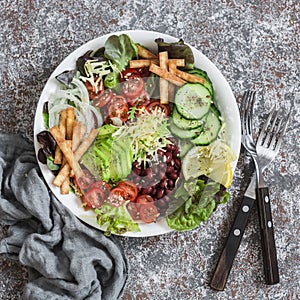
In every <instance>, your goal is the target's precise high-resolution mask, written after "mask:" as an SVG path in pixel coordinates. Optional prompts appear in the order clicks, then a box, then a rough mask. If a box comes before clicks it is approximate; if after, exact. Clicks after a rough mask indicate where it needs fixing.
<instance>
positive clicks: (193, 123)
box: [172, 107, 205, 129]
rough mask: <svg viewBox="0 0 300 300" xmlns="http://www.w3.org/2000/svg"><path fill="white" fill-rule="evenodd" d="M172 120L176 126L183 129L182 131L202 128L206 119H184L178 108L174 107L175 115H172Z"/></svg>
mask: <svg viewBox="0 0 300 300" xmlns="http://www.w3.org/2000/svg"><path fill="white" fill-rule="evenodd" d="M172 120H173V123H174V125H176V126H177V127H179V128H181V129H193V128H197V127H199V126H202V125H203V123H204V122H205V121H204V118H202V119H200V120H188V119H186V118H184V117H183V116H182V115H181V114H180V113H179V112H178V110H177V109H176V107H174V109H173V113H172Z"/></svg>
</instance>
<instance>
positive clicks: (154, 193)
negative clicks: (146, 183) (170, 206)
mask: <svg viewBox="0 0 300 300" xmlns="http://www.w3.org/2000/svg"><path fill="white" fill-rule="evenodd" d="M150 195H151V196H152V197H155V196H156V188H155V187H154V188H152V192H151V193H150Z"/></svg>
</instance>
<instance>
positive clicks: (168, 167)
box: [166, 166, 174, 174]
mask: <svg viewBox="0 0 300 300" xmlns="http://www.w3.org/2000/svg"><path fill="white" fill-rule="evenodd" d="M173 171H174V167H172V166H167V168H166V173H167V174H169V173H172V172H173Z"/></svg>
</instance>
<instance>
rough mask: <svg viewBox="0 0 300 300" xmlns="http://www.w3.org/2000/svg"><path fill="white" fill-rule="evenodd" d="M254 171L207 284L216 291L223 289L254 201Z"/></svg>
mask: <svg viewBox="0 0 300 300" xmlns="http://www.w3.org/2000/svg"><path fill="white" fill-rule="evenodd" d="M255 189H256V173H255V172H254V174H253V175H252V178H251V182H250V184H249V186H248V188H247V190H246V192H245V194H244V197H243V200H242V203H241V205H240V207H239V210H238V211H237V214H236V216H235V220H234V222H233V225H232V227H231V229H230V232H229V234H228V236H227V240H226V243H225V245H224V248H223V251H222V253H221V255H220V257H219V261H218V263H217V266H216V269H215V271H214V274H213V277H212V279H211V281H210V284H209V286H210V287H211V288H212V289H214V290H217V291H223V290H224V288H225V285H226V282H227V279H228V276H229V273H230V270H231V267H232V265H233V261H234V258H235V256H236V253H237V250H238V248H239V246H240V243H241V240H242V237H243V234H244V231H245V228H246V226H247V223H248V219H249V216H250V213H251V209H252V207H253V205H254V203H255V198H256V197H255Z"/></svg>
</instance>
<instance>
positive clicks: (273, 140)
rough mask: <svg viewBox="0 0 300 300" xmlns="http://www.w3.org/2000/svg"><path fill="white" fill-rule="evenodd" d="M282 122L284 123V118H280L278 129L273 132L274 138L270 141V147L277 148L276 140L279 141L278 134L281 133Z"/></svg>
mask: <svg viewBox="0 0 300 300" xmlns="http://www.w3.org/2000/svg"><path fill="white" fill-rule="evenodd" d="M281 124H282V119H280V120H279V122H278V125H277V129H276V131H275V132H274V133H273V138H272V140H271V142H270V146H269V148H270V149H274V148H275V144H276V141H277V135H278V133H279V130H280V127H281Z"/></svg>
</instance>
